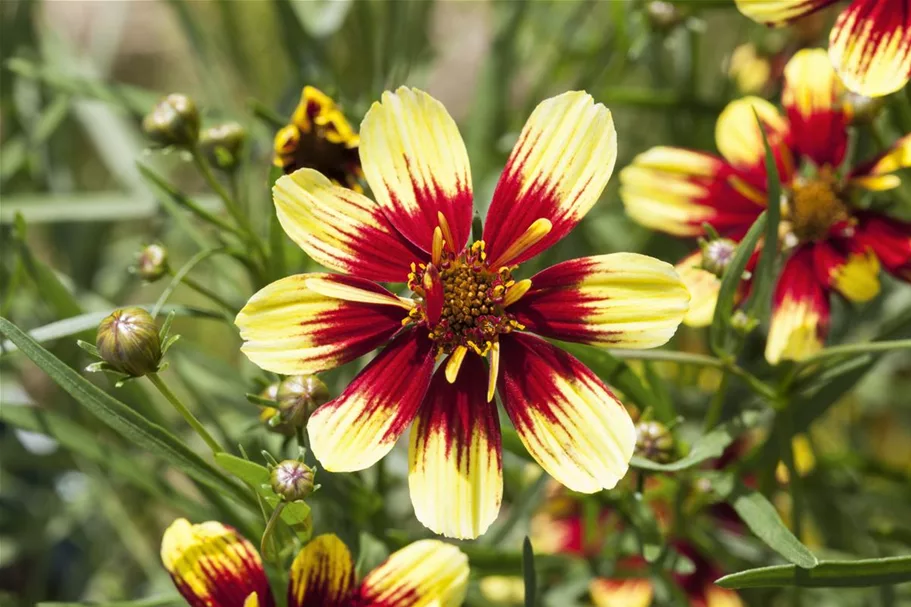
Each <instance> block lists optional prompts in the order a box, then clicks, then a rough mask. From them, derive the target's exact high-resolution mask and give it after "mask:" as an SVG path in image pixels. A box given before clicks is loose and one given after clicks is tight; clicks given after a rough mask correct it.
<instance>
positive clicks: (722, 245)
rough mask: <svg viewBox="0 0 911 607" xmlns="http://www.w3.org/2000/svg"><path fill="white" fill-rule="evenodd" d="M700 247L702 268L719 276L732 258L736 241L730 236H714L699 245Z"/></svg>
mask: <svg viewBox="0 0 911 607" xmlns="http://www.w3.org/2000/svg"><path fill="white" fill-rule="evenodd" d="M700 246H701V247H702V268H703V269H704V270H706V271H708V272H711V273H712V274H714V275H715V276H718V277H719V278H720V277H721V276H722V275H724V270H725V268H727V267H728V264H730V263H731V260H732V259H734V253H736V252H737V243H736V242H734V241H733V240H731V239H730V238H716V239H714V240H709V241H708V242H704V243H702V244H701V245H700Z"/></svg>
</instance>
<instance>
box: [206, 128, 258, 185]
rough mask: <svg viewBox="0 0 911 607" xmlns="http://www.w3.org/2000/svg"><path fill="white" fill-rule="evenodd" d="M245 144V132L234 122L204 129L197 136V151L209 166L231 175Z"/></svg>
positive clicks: (238, 162)
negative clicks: (199, 151) (204, 157)
mask: <svg viewBox="0 0 911 607" xmlns="http://www.w3.org/2000/svg"><path fill="white" fill-rule="evenodd" d="M246 142H247V131H246V129H244V127H243V126H241V125H240V124H238V123H236V122H225V123H223V124H219V125H216V126H211V127H209V128H207V129H205V130H204V131H203V132H202V133H201V134H200V136H199V149H200V150H201V151H202V153H203V154H205V156H206V159H207V160H208V161H209V164H211V165H212V166H214V167H215V168H217V169H219V170H221V171H224V172H226V173H231V172H233V171H234V170H235V169H237V167H238V166H240V161H241V158H242V155H243V149H244V145H245V144H246Z"/></svg>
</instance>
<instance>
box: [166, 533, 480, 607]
mask: <svg viewBox="0 0 911 607" xmlns="http://www.w3.org/2000/svg"><path fill="white" fill-rule="evenodd" d="M161 561H162V563H164V566H165V569H167V571H168V573H170V574H171V579H172V580H174V584H175V585H176V586H177V590H178V591H179V592H180V594H182V595H183V597H184V598H185V599H186V600H187V602H188V603H189V604H190V605H191V606H192V607H274V605H275V599H274V597H273V596H272V591H271V590H270V588H269V581H268V579H267V578H266V572H265V570H264V569H263V561H262V559H261V558H260V556H259V553H258V552H257V551H256V548H254V547H253V545H252V544H251V543H250V542H249V541H247V540H246V539H244V538H243V537H242V536H241V535H240V534H238V533H237V531H236V530H234V529H232V528H231V527H228V526H227V525H222V524H221V523H218V522H216V521H208V522H205V523H202V524H199V525H193V524H191V523H190V522H189V521H187V520H186V519H183V518H181V519H177V520H176V521H174V522H173V523H172V524H171V526H170V527H168V529H167V530H166V531H165V533H164V537H163V538H162V539H161ZM467 584H468V558H467V557H466V556H465V555H464V554H463V553H462V552H461V551H460V550H459V549H458V548H457V547H455V546H452V545H449V544H446V543H444V542H441V541H439V540H420V541H418V542H414V543H413V544H409V545H408V546H406V547H405V548H402V549H401V550H398V551H397V552H394V553H393V554H392V555H391V556H390V557H389V558H388V559H387V560H386V561H385V562H384V563H382V564H381V565H380V566H379V567H377V568H376V569H374V570H373V571H371V572H370V573H368V574H367V576H366V577H365V578H364V579H363V580H362V581H361V583H360V584H359V585H358V584H356V580H355V574H354V561H352V559H351V553H350V552H348V548H347V547H346V546H345V544H343V543H342V541H341V540H340V539H339V538H338V537H337V536H335V535H334V534H325V535H320V536H317V537H315V538H313V540H311V541H310V543H308V544H307V545H306V546H304V548H303V549H302V550H301V551H300V552H299V553H298V555H297V557H296V558H295V559H294V561H293V562H292V564H291V571H290V581H289V584H288V607H307V606H310V605H313V606H316V605H319V606H320V607H370V606H374V607H379V606H380V605H383V606H384V607H385V606H388V607H425V606H429V605H439V606H440V607H457V606H458V605H461V604H462V601H463V600H464V598H465V591H466V587H467Z"/></svg>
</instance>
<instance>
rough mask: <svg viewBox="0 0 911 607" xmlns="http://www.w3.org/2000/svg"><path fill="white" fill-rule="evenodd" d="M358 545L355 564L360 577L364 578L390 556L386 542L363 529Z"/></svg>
mask: <svg viewBox="0 0 911 607" xmlns="http://www.w3.org/2000/svg"><path fill="white" fill-rule="evenodd" d="M358 546H359V547H358V551H357V553H358V554H357V564H356V565H355V566H354V570H355V572H356V575H357V578H358V579H361V578H363V577H364V576H365V575H367V574H368V573H370V572H371V571H373V570H374V569H376V568H377V567H379V566H380V564H382V562H383V561H385V560H386V559H387V558H389V549H388V548H387V547H386V544H384V543H383V542H381V541H380V540H379V539H377V538H376V537H374V536H373V535H371V534H369V533H367V532H366V531H361V534H360V537H359V542H358Z"/></svg>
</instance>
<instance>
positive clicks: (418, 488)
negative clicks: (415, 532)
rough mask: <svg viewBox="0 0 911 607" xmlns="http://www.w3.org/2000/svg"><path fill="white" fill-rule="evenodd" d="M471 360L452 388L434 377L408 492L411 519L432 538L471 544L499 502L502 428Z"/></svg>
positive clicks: (411, 453) (414, 441) (478, 366)
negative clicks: (465, 540) (427, 529)
mask: <svg viewBox="0 0 911 607" xmlns="http://www.w3.org/2000/svg"><path fill="white" fill-rule="evenodd" d="M486 375H487V373H486V370H485V369H484V365H483V363H481V358H480V357H479V356H476V355H474V354H471V355H469V356H468V358H466V359H465V361H464V362H463V364H462V371H461V373H460V374H459V377H458V380H457V381H456V382H455V384H452V385H450V383H449V382H448V381H447V379H446V378H445V377H444V373H443V371H442V370H440V371H437V373H436V376H435V377H434V379H433V382H432V383H431V384H430V390H429V391H428V392H427V396H426V397H425V399H424V404H423V405H422V406H421V411H420V413H419V414H418V418H417V420H416V421H415V425H414V429H413V430H412V432H411V445H410V447H409V450H408V459H409V462H410V470H409V472H408V486H409V487H410V489H411V501H412V503H413V504H414V513H415V516H416V517H417V519H418V520H419V521H421V523H423V524H424V525H425V526H426V527H427V528H429V529H430V530H431V531H433V532H434V533H439V534H442V535H445V536H447V537H456V538H460V539H473V538H476V537H478V536H479V535H481V534H482V533H484V532H485V531H487V528H488V527H489V526H490V524H491V523H492V522H493V521H494V520H496V518H497V513H498V512H499V511H500V502H501V500H502V498H503V470H502V461H501V459H502V456H501V451H500V422H499V418H498V417H497V409H496V403H490V402H488V401H487V394H486V387H487V386H486V381H485V380H486Z"/></svg>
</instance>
